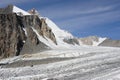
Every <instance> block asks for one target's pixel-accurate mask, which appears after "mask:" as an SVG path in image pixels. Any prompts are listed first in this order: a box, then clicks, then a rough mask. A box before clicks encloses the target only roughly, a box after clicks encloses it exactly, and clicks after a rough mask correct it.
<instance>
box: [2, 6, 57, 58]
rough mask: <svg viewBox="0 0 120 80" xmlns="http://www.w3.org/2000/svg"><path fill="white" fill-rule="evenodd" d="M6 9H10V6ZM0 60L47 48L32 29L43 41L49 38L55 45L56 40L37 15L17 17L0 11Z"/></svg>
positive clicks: (14, 14) (3, 10)
mask: <svg viewBox="0 0 120 80" xmlns="http://www.w3.org/2000/svg"><path fill="white" fill-rule="evenodd" d="M7 9H9V10H10V9H11V6H10V7H9V8H8V7H7ZM0 10H1V11H2V12H0V58H6V57H10V56H17V55H20V54H27V53H34V52H38V51H41V50H44V49H48V46H47V45H45V44H44V43H42V42H41V41H40V40H39V39H38V36H37V34H36V33H35V32H34V31H33V28H34V29H35V30H36V31H37V32H38V34H39V35H40V36H41V37H43V38H44V39H46V38H49V39H50V40H52V41H53V42H54V43H55V44H57V42H56V38H55V36H54V34H53V32H52V30H51V29H50V28H49V27H48V26H47V25H46V23H45V20H44V19H40V18H39V17H38V16H37V15H28V16H18V15H17V14H16V13H12V12H10V11H9V10H8V11H9V12H10V13H7V14H6V9H0Z"/></svg>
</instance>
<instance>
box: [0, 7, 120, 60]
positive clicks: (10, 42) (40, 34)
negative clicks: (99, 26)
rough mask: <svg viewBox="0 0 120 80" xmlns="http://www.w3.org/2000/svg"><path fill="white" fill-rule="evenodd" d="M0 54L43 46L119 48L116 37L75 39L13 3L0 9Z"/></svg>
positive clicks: (32, 11) (49, 22) (32, 49)
mask: <svg viewBox="0 0 120 80" xmlns="http://www.w3.org/2000/svg"><path fill="white" fill-rule="evenodd" d="M0 31H1V32H0V57H1V58H3V57H10V56H17V55H20V54H31V53H37V52H39V51H43V50H47V49H71V48H77V47H80V46H109V47H120V41H119V40H110V39H108V38H101V37H97V36H89V37H85V38H76V37H74V36H73V35H72V34H71V33H69V32H67V31H65V30H62V29H60V28H59V27H58V26H57V25H56V24H55V23H54V22H52V21H51V20H50V19H49V18H47V17H42V16H40V15H39V13H38V11H37V10H35V9H31V10H29V11H28V12H27V11H24V10H22V9H20V8H18V7H16V6H14V5H9V6H7V7H6V8H0Z"/></svg>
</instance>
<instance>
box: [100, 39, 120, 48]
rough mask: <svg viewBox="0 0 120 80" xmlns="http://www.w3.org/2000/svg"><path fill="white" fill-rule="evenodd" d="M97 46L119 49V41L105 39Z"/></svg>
mask: <svg viewBox="0 0 120 80" xmlns="http://www.w3.org/2000/svg"><path fill="white" fill-rule="evenodd" d="M99 46H108V47H120V40H111V39H106V40H105V41H103V42H102V43H101V44H100V45H99Z"/></svg>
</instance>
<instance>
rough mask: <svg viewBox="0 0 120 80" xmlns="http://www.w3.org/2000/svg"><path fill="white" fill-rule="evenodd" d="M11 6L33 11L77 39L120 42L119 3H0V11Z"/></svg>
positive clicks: (48, 0)
mask: <svg viewBox="0 0 120 80" xmlns="http://www.w3.org/2000/svg"><path fill="white" fill-rule="evenodd" d="M7 4H14V5H16V6H18V7H20V8H22V9H24V10H29V9H31V8H36V9H37V10H38V11H39V12H40V14H41V16H45V17H48V18H50V19H51V20H53V21H54V22H55V23H56V24H57V25H58V26H59V27H60V28H62V29H65V30H68V31H69V32H71V33H72V34H73V35H74V36H76V37H86V36H91V35H96V36H101V37H109V38H112V39H119V40H120V0H0V7H4V6H6V5H7Z"/></svg>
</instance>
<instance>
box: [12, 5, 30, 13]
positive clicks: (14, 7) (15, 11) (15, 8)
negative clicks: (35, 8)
mask: <svg viewBox="0 0 120 80" xmlns="http://www.w3.org/2000/svg"><path fill="white" fill-rule="evenodd" d="M13 12H14V13H16V14H18V15H31V14H30V13H28V12H27V11H24V10H22V9H20V8H18V7H16V6H13Z"/></svg>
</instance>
